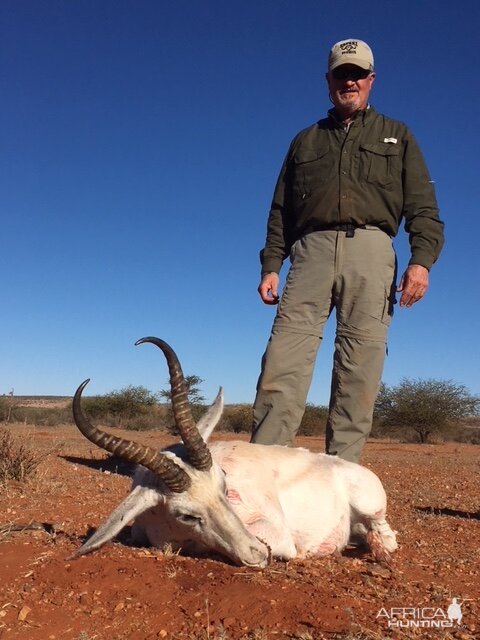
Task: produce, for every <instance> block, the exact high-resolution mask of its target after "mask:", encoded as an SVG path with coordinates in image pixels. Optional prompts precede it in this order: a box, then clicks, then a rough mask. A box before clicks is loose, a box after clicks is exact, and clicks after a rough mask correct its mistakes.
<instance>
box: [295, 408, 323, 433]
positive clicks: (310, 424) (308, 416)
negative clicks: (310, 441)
mask: <svg viewBox="0 0 480 640" xmlns="http://www.w3.org/2000/svg"><path fill="white" fill-rule="evenodd" d="M327 418H328V407H323V406H316V405H314V404H310V403H307V406H306V407H305V413H304V414H303V418H302V422H301V423H300V429H299V430H298V435H299V436H322V435H324V434H325V427H326V425H327Z"/></svg>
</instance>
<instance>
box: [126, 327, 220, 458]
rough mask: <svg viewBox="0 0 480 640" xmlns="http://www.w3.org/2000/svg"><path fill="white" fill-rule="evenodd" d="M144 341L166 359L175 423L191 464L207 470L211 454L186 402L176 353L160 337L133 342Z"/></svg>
mask: <svg viewBox="0 0 480 640" xmlns="http://www.w3.org/2000/svg"><path fill="white" fill-rule="evenodd" d="M144 342H151V343H152V344H154V345H156V346H157V347H158V348H159V349H161V350H162V351H163V353H164V355H165V358H166V359H167V364H168V370H169V372H170V387H171V390H172V409H173V415H174V418H175V424H176V426H177V428H178V431H179V432H180V436H181V437H182V440H183V442H184V444H185V447H186V449H187V451H188V457H189V459H190V462H191V463H192V466H193V467H195V469H198V470H199V471H208V470H209V469H210V468H211V466H212V456H211V453H210V450H209V448H208V447H207V445H206V443H205V442H204V440H203V438H202V436H201V435H200V433H199V431H198V429H197V425H196V424H195V420H194V419H193V416H192V412H191V409H190V404H189V402H188V389H187V383H186V382H185V377H184V375H183V371H182V367H181V366H180V362H179V361H178V358H177V354H176V353H175V351H174V350H173V349H172V347H171V346H170V345H168V344H167V343H166V342H165V341H164V340H160V338H153V337H148V338H141V339H140V340H137V342H136V343H135V344H136V345H138V344H143V343H144Z"/></svg>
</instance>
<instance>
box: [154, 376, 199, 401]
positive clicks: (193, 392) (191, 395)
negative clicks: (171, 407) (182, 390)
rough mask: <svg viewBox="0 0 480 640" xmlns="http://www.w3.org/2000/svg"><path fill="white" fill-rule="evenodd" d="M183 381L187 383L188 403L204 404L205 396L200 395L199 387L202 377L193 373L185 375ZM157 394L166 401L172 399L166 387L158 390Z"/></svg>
mask: <svg viewBox="0 0 480 640" xmlns="http://www.w3.org/2000/svg"><path fill="white" fill-rule="evenodd" d="M185 382H186V383H187V389H188V400H189V402H190V404H192V405H197V404H200V405H202V404H205V397H204V396H202V393H201V391H200V389H199V385H201V384H202V382H204V381H203V380H202V378H200V377H199V376H195V375H192V376H185ZM158 395H159V397H160V398H163V399H164V400H166V401H167V402H171V401H172V392H171V391H170V390H168V389H162V390H161V391H159V392H158Z"/></svg>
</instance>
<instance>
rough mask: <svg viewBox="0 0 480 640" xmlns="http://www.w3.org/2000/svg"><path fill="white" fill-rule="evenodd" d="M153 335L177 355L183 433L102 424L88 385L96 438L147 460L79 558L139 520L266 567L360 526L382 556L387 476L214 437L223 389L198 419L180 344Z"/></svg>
mask: <svg viewBox="0 0 480 640" xmlns="http://www.w3.org/2000/svg"><path fill="white" fill-rule="evenodd" d="M143 342H151V343H153V344H155V345H157V346H158V347H159V348H160V349H161V350H162V351H163V353H164V354H165V357H166V359H167V363H168V367H169V372H170V384H171V391H172V407H173V413H174V418H175V423H176V426H177V428H178V430H179V432H180V435H181V437H182V440H183V442H182V443H181V444H177V445H174V446H172V447H169V448H167V449H165V450H163V451H157V450H156V449H153V448H151V447H146V446H144V445H141V444H138V443H135V442H131V441H129V440H125V439H123V438H119V437H116V436H113V435H110V434H108V433H105V432H103V431H101V430H99V429H97V428H95V427H94V426H93V425H92V424H91V423H90V422H89V421H88V419H87V418H86V417H85V415H84V414H83V412H82V409H81V406H80V402H81V394H82V391H83V389H84V387H85V386H86V384H87V383H88V380H86V381H85V382H84V383H83V384H82V385H80V387H79V388H78V390H77V392H76V394H75V397H74V401H73V413H74V418H75V422H76V424H77V426H78V428H79V429H80V431H81V432H82V433H83V434H84V435H85V436H86V437H87V438H88V439H89V440H90V441H91V442H93V443H95V444H97V445H99V446H100V447H102V448H103V449H105V450H106V451H109V452H111V453H113V454H115V455H117V456H120V457H121V458H123V459H125V460H128V461H130V462H136V463H138V464H139V465H141V466H139V467H138V468H137V471H136V473H135V476H134V480H133V485H132V491H131V493H130V494H129V495H128V496H127V498H125V500H124V501H123V502H122V503H121V504H120V505H119V506H118V507H117V508H116V509H115V510H114V511H113V513H112V514H111V515H110V516H109V518H108V519H107V520H106V521H105V522H104V523H103V524H102V525H101V526H100V527H99V528H98V529H97V531H96V532H95V533H94V534H93V536H92V537H91V538H90V539H89V540H87V542H85V543H84V544H83V545H82V546H81V547H80V548H79V549H78V550H77V551H76V552H75V553H74V554H73V557H76V556H81V555H83V554H85V553H88V552H90V551H93V550H94V549H97V548H98V547H100V546H101V545H103V544H104V543H105V542H108V541H109V540H111V539H112V538H113V537H114V536H115V535H116V534H117V533H119V531H120V530H121V529H122V528H123V527H124V526H125V525H127V524H128V522H130V521H132V520H133V521H134V523H133V526H132V537H133V540H134V542H135V543H136V544H142V545H145V544H150V545H153V546H155V547H160V548H162V547H164V545H166V544H167V543H169V544H171V545H172V547H173V549H175V550H177V549H179V548H181V549H183V550H184V551H186V552H187V553H192V554H198V553H205V552H217V553H220V554H222V555H223V556H225V557H227V558H228V559H230V560H231V561H232V562H234V563H235V564H238V565H247V566H255V567H264V566H266V565H267V564H268V562H269V560H270V558H271V557H272V556H273V557H276V558H282V559H285V560H287V559H289V558H305V557H316V556H325V555H329V554H332V553H334V552H337V551H341V550H342V549H343V548H344V547H345V546H346V545H347V543H348V540H349V536H350V532H351V530H352V527H355V530H356V531H357V533H358V531H360V532H361V533H362V534H363V536H364V538H365V542H366V544H368V545H369V546H370V548H371V550H372V552H373V554H374V556H375V557H376V558H377V559H383V560H387V559H388V554H389V552H391V551H394V550H395V549H396V548H397V543H396V538H395V533H394V532H393V531H392V529H391V528H390V526H389V525H388V523H387V521H386V519H385V514H386V495H385V491H384V489H383V486H382V484H381V482H380V480H379V479H378V477H377V476H376V475H375V474H374V473H373V472H372V471H370V470H369V469H366V468H365V467H362V466H360V465H358V464H354V463H352V462H346V461H344V460H341V459H339V458H336V457H333V456H328V455H325V454H318V453H312V452H310V451H308V450H306V449H294V448H288V447H282V446H264V445H260V444H249V443H246V442H240V441H237V442H213V443H211V444H210V446H209V447H208V446H207V444H206V442H207V441H208V439H209V437H210V434H211V433H212V431H213V429H214V428H215V426H216V424H217V422H218V420H219V418H220V416H221V414H222V410H223V395H222V391H221V390H220V392H219V394H218V396H217V399H216V400H215V402H214V404H213V405H212V406H211V407H210V409H209V411H208V412H207V413H206V414H205V415H204V416H203V417H202V419H201V420H200V421H199V422H198V424H197V425H196V424H195V422H194V420H193V417H192V414H191V411H190V407H189V404H188V397H187V386H186V383H185V379H184V376H183V373H182V370H181V367H180V363H179V361H178V358H177V356H176V355H175V353H174V351H173V349H172V348H171V347H170V346H169V345H168V344H167V343H166V342H164V341H163V340H160V339H159V338H152V337H150V338H142V339H141V340H138V342H137V343H136V344H140V343H143Z"/></svg>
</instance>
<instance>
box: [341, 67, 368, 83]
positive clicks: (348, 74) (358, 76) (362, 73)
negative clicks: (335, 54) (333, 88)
mask: <svg viewBox="0 0 480 640" xmlns="http://www.w3.org/2000/svg"><path fill="white" fill-rule="evenodd" d="M371 73H372V72H371V71H369V70H368V69H359V68H358V67H357V68H356V69H342V68H341V67H337V68H336V69H334V70H333V71H332V76H333V77H334V78H335V80H353V81H354V82H356V81H357V80H365V78H368V76H369V75H370V74H371Z"/></svg>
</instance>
